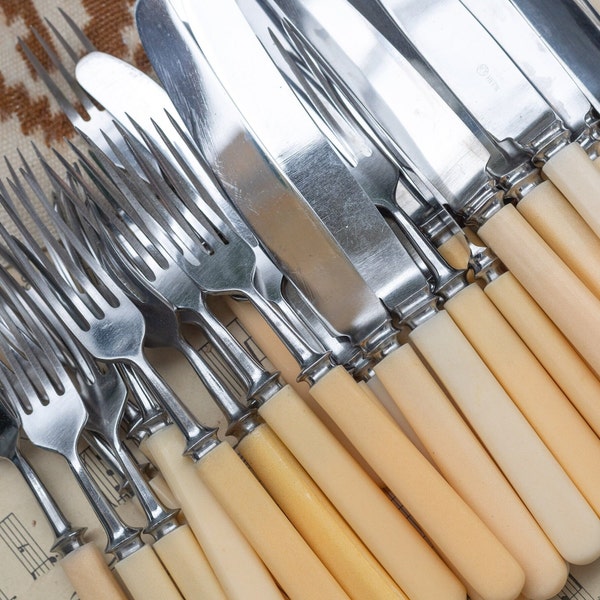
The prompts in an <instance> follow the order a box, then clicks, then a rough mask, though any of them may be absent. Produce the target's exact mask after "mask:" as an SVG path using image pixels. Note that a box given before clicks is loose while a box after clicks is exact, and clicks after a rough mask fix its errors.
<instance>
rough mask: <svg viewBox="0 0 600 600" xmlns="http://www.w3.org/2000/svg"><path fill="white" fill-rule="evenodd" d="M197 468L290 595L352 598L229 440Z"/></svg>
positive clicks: (328, 599) (295, 598)
mask: <svg viewBox="0 0 600 600" xmlns="http://www.w3.org/2000/svg"><path fill="white" fill-rule="evenodd" d="M196 470H197V472H198V473H199V475H200V477H201V478H202V480H203V481H204V482H205V483H206V484H207V485H208V487H209V488H210V489H211V490H212V491H213V493H214V494H215V496H216V497H217V498H218V500H219V501H220V503H221V504H222V505H223V506H224V507H225V509H226V510H227V512H228V513H229V515H230V516H231V518H232V519H233V520H234V521H235V522H236V523H237V525H238V527H239V528H240V529H241V531H242V532H243V534H244V535H245V536H246V538H247V539H248V540H249V541H250V543H251V544H252V546H253V548H254V549H255V550H256V552H257V553H258V555H259V556H260V557H261V558H262V560H263V562H264V563H265V565H267V567H268V568H269V570H270V571H271V573H272V574H273V576H274V577H275V579H276V580H277V581H278V583H279V585H280V586H281V588H282V589H283V591H284V592H285V593H286V594H287V596H288V597H289V598H290V600H305V599H306V598H311V599H314V600H319V599H322V600H335V599H336V598H339V599H340V600H342V599H347V598H348V596H347V595H346V593H345V592H344V591H343V590H342V588H341V587H340V585H339V584H338V583H337V582H336V580H335V579H334V578H333V576H332V575H331V573H330V572H329V571H328V570H327V569H326V568H325V567H324V565H323V563H322V562H321V561H320V560H319V559H318V558H317V556H316V554H315V553H314V552H313V551H312V550H311V549H310V547H309V546H308V544H307V543H306V542H305V541H304V539H303V538H302V537H301V536H300V534H299V533H298V531H297V530H296V529H295V528H294V527H293V526H292V524H291V523H290V521H289V520H288V519H287V517H286V516H285V515H284V514H283V512H282V511H281V509H280V508H279V507H278V506H277V504H276V503H275V501H274V500H273V499H272V498H271V496H269V494H268V493H267V492H266V490H265V489H264V488H263V487H262V485H261V484H260V483H259V482H258V480H257V479H256V477H254V475H252V473H251V472H250V470H249V469H248V467H247V466H246V465H245V464H244V463H243V462H242V460H241V459H240V457H239V456H238V455H237V454H236V453H235V451H234V450H233V448H232V447H231V446H230V445H229V444H228V443H227V442H222V443H221V444H220V445H219V446H217V447H216V448H215V449H214V450H211V451H210V452H209V453H208V454H207V455H206V456H204V457H202V458H201V459H200V460H199V461H198V462H197V463H196Z"/></svg>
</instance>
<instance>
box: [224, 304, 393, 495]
mask: <svg viewBox="0 0 600 600" xmlns="http://www.w3.org/2000/svg"><path fill="white" fill-rule="evenodd" d="M226 301H227V305H228V306H229V308H230V309H231V311H232V312H233V313H234V314H235V316H236V318H238V319H239V320H240V322H241V323H242V325H243V326H244V328H245V329H246V330H247V331H248V332H249V333H250V335H251V336H252V339H253V340H254V341H255V342H256V343H257V344H258V346H259V348H260V349H261V350H262V352H264V353H265V356H266V357H267V358H268V359H269V361H270V362H271V364H273V366H274V367H275V368H276V369H277V370H278V371H279V372H280V373H281V374H282V376H283V379H284V380H285V381H286V383H287V384H288V385H290V386H291V387H293V388H294V390H296V393H297V394H298V395H299V396H300V397H301V398H302V399H303V400H304V401H305V402H306V403H307V404H308V405H309V406H310V407H311V409H312V410H313V411H315V412H316V413H317V415H319V418H320V419H321V420H322V421H323V422H324V423H325V425H327V427H328V428H329V430H330V431H331V432H332V433H333V434H334V435H335V436H336V438H337V439H338V440H339V441H340V442H341V443H342V445H343V446H344V447H345V448H346V450H347V451H348V452H349V453H350V454H352V456H354V458H355V459H356V460H357V461H358V462H359V463H360V465H361V466H362V468H363V469H364V470H365V471H366V472H367V473H368V474H369V475H370V476H371V477H372V478H373V480H374V481H375V482H376V483H377V484H378V485H383V484H382V482H381V480H380V479H379V477H378V476H377V474H376V473H375V472H374V471H373V470H372V469H371V468H370V467H369V465H367V464H366V463H365V462H364V460H363V458H362V457H361V456H360V455H359V454H358V453H357V452H356V450H355V448H354V447H353V446H352V445H351V444H350V443H349V442H348V440H347V439H346V436H345V435H344V433H343V432H342V431H340V429H339V427H337V425H336V424H335V423H334V422H333V421H332V420H331V419H330V418H329V416H328V415H327V413H325V412H324V411H323V410H322V409H321V407H320V406H319V405H318V404H317V403H316V402H315V401H314V400H313V399H312V397H311V395H310V393H309V390H308V385H307V384H306V383H304V382H298V381H296V378H297V377H298V375H299V373H300V370H299V367H298V363H297V362H296V361H295V359H294V357H293V356H292V355H291V354H290V352H289V350H288V349H287V348H286V347H285V345H284V344H283V343H282V341H281V340H280V339H279V338H278V337H277V335H276V334H275V333H274V332H273V330H272V329H271V327H269V326H268V325H267V323H266V322H265V320H264V319H263V318H262V316H261V315H260V313H259V312H258V311H257V310H256V309H255V308H254V307H253V306H252V304H251V303H250V302H237V301H235V300H234V299H233V298H227V299H226Z"/></svg>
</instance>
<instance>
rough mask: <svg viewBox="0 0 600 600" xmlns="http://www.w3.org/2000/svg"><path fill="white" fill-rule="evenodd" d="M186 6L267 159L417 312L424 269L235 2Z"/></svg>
mask: <svg viewBox="0 0 600 600" xmlns="http://www.w3.org/2000/svg"><path fill="white" fill-rule="evenodd" d="M184 5H185V6H184V8H185V19H186V24H187V25H188V27H189V28H190V31H191V32H192V34H193V35H194V37H195V39H196V41H197V42H198V43H199V45H200V47H201V49H202V52H203V53H204V54H205V56H206V58H207V59H208V61H209V63H210V65H211V67H212V69H213V71H214V72H215V74H216V75H217V77H218V78H219V80H220V81H221V83H222V84H223V87H224V88H225V90H226V91H227V93H228V95H229V96H230V97H231V98H232V100H233V101H234V103H235V105H236V106H237V107H238V109H239V111H240V113H241V114H242V116H243V118H244V119H245V121H246V123H248V126H249V128H250V129H251V130H252V133H253V134H254V135H255V136H256V138H257V139H258V140H260V142H261V144H262V145H263V147H264V149H265V150H266V152H267V153H268V154H269V155H270V156H271V157H272V158H273V159H274V161H275V162H276V163H277V165H278V167H279V168H280V169H281V171H282V172H283V173H285V176H286V177H287V178H288V179H289V181H290V182H291V183H292V185H294V186H295V187H296V188H297V189H298V191H299V192H300V194H301V195H302V197H303V198H304V200H305V201H306V202H308V203H309V204H310V206H311V207H312V209H313V210H314V211H315V213H316V214H317V215H318V216H319V218H320V219H321V220H322V221H323V223H324V224H325V226H326V227H327V228H328V229H329V231H331V232H332V234H333V235H334V237H335V238H336V240H337V241H338V242H339V244H340V246H341V247H342V248H343V249H344V251H345V252H346V254H347V255H348V257H349V258H350V260H351V261H352V262H353V264H354V265H355V267H356V269H357V270H358V272H359V273H360V274H361V275H362V276H363V277H364V279H365V280H366V281H367V283H368V284H369V285H370V286H371V288H372V289H373V291H374V292H375V293H376V294H377V295H378V296H379V297H380V298H381V299H382V300H383V302H384V303H385V305H386V306H387V307H388V308H389V309H390V310H393V311H394V312H396V313H398V314H400V315H401V316H405V315H407V314H409V313H410V312H412V311H413V310H414V308H415V305H414V300H415V299H416V301H417V303H419V302H421V301H422V300H423V297H422V296H423V293H424V289H425V288H424V287H423V283H424V281H423V279H422V278H421V277H420V274H419V270H418V268H417V267H416V265H415V264H414V262H413V261H412V259H411V258H410V256H409V254H408V252H407V251H406V249H405V248H404V246H403V245H402V244H401V243H400V242H399V240H398V239H397V238H396V236H395V235H394V233H393V232H392V231H391V229H390V228H389V227H388V225H387V223H386V222H385V220H384V219H383V218H382V217H381V215H380V214H379V212H378V211H377V209H376V208H375V207H374V206H372V205H371V204H370V203H369V201H368V198H367V197H366V195H365V193H364V191H363V190H362V188H361V187H360V185H358V183H357V182H356V181H355V180H354V178H353V177H352V175H351V174H350V172H349V171H348V170H347V169H346V167H345V165H344V163H343V162H342V161H341V160H340V159H339V158H338V156H337V155H336V154H335V152H333V150H332V149H331V148H330V146H329V144H328V143H327V140H326V139H325V136H323V134H322V133H321V131H320V130H319V128H318V127H317V126H316V125H315V124H314V122H313V121H312V119H311V118H310V116H309V115H308V114H307V112H306V111H305V109H304V108H303V107H302V105H301V104H300V103H299V102H298V99H297V98H296V97H295V96H294V94H293V93H292V91H291V90H290V89H289V88H288V87H287V85H285V81H284V80H283V78H282V76H281V74H280V73H279V72H278V70H277V68H276V67H275V65H274V64H273V63H272V62H271V60H270V58H269V56H268V54H267V53H266V52H265V50H264V48H262V46H261V44H260V42H259V41H258V39H257V38H256V36H255V34H254V33H253V31H252V30H251V28H250V26H249V25H248V23H247V22H246V20H245V19H244V16H243V15H242V13H241V11H240V10H239V9H238V7H237V6H236V3H235V1H234V0H223V1H222V2H218V3H215V2H208V1H200V2H198V1H194V2H187V3H184ZM232 40H235V44H232V43H231V41H232ZM307 173H310V176H308V177H307Z"/></svg>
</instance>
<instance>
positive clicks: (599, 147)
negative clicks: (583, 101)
mask: <svg viewBox="0 0 600 600" xmlns="http://www.w3.org/2000/svg"><path fill="white" fill-rule="evenodd" d="M585 122H586V125H587V127H586V128H585V129H584V130H583V132H582V133H581V134H580V135H579V136H578V137H577V140H576V141H577V143H578V144H579V145H580V146H581V147H582V148H583V149H584V150H585V151H586V152H587V153H588V156H589V157H590V158H591V159H592V160H595V159H596V158H598V157H599V156H600V116H599V115H598V113H597V112H596V110H594V109H591V110H590V111H589V112H588V114H587V115H586V118H585Z"/></svg>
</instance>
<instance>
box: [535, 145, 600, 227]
mask: <svg viewBox="0 0 600 600" xmlns="http://www.w3.org/2000/svg"><path fill="white" fill-rule="evenodd" d="M542 171H543V172H544V174H545V175H546V176H547V177H548V179H550V181H552V183H553V184H554V185H555V186H556V187H557V188H558V189H559V190H560V191H561V192H562V193H563V194H564V196H565V198H567V200H568V201H569V202H570V203H571V204H572V205H573V206H574V207H575V209H576V210H577V212H578V213H579V214H580V215H581V216H582V217H583V218H584V220H585V221H586V223H587V224H588V225H589V226H590V227H591V228H592V230H593V231H594V233H595V234H596V235H597V236H598V237H600V172H598V169H596V167H595V166H594V163H593V161H592V160H591V159H590V157H589V156H588V155H587V153H586V151H585V150H584V149H583V148H582V147H581V146H580V145H579V144H578V143H576V142H573V143H571V144H569V145H568V146H565V147H564V148H563V149H562V150H560V151H559V152H557V153H556V154H555V155H554V156H553V157H552V158H550V159H549V160H548V162H547V163H546V164H545V165H544V167H543V168H542Z"/></svg>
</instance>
